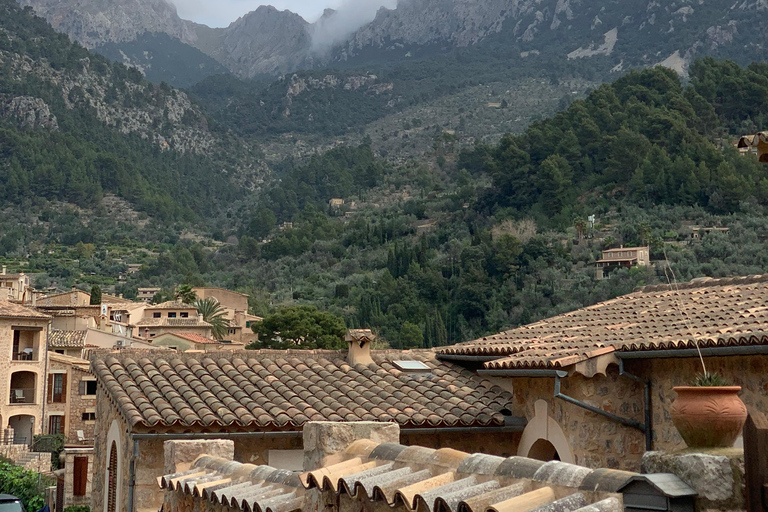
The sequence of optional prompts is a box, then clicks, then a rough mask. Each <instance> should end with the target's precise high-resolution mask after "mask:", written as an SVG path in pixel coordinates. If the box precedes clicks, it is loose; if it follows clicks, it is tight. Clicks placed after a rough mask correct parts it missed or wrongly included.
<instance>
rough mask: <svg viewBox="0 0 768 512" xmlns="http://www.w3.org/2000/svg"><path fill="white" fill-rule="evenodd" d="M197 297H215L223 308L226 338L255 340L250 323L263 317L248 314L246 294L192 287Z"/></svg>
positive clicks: (248, 341) (230, 339) (222, 289)
mask: <svg viewBox="0 0 768 512" xmlns="http://www.w3.org/2000/svg"><path fill="white" fill-rule="evenodd" d="M192 290H193V291H194V292H195V293H196V294H197V297H198V298H199V299H209V298H213V299H216V300H217V301H218V302H219V304H220V305H221V307H222V308H223V309H224V318H226V319H227V320H229V328H228V329H227V337H226V339H227V340H229V341H234V342H237V343H242V344H244V345H247V344H249V343H251V342H253V341H256V335H255V334H254V333H253V331H252V330H251V324H253V323H254V322H261V321H262V320H263V318H261V317H258V316H255V315H250V314H248V295H246V294H244V293H238V292H233V291H232V290H225V289H224V288H202V287H198V288H193V289H192Z"/></svg>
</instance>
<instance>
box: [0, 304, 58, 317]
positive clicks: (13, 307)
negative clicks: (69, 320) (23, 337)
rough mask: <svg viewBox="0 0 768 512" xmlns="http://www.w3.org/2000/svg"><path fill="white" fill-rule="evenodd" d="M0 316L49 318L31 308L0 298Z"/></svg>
mask: <svg viewBox="0 0 768 512" xmlns="http://www.w3.org/2000/svg"><path fill="white" fill-rule="evenodd" d="M0 318H24V319H29V320H38V319H39V320H47V319H49V318H51V317H50V316H48V315H44V314H43V313H40V312H38V311H35V310H34V309H31V308H26V307H24V306H21V305H19V304H15V303H13V302H8V301H5V300H0Z"/></svg>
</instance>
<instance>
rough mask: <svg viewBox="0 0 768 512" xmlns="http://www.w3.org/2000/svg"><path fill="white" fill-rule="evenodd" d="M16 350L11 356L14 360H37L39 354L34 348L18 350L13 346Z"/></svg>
mask: <svg viewBox="0 0 768 512" xmlns="http://www.w3.org/2000/svg"><path fill="white" fill-rule="evenodd" d="M13 349H14V352H13V355H12V357H11V359H12V360H14V361H37V360H38V355H37V351H36V350H35V349H33V348H25V349H22V350H21V351H17V350H16V347H13Z"/></svg>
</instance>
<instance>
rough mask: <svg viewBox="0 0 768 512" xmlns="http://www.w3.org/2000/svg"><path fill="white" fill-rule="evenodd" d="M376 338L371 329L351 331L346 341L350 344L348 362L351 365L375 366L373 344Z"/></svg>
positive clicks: (345, 337)
mask: <svg viewBox="0 0 768 512" xmlns="http://www.w3.org/2000/svg"><path fill="white" fill-rule="evenodd" d="M374 339H376V337H375V336H374V335H373V333H372V332H371V330H370V329H350V330H348V331H347V335H346V336H344V340H345V341H346V342H347V343H349V352H347V362H348V363H349V364H350V365H353V366H354V365H356V364H364V365H369V364H373V359H371V343H372V342H373V340H374Z"/></svg>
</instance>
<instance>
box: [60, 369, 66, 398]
mask: <svg viewBox="0 0 768 512" xmlns="http://www.w3.org/2000/svg"><path fill="white" fill-rule="evenodd" d="M61 403H63V404H65V403H67V374H66V373H65V374H64V375H62V376H61Z"/></svg>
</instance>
